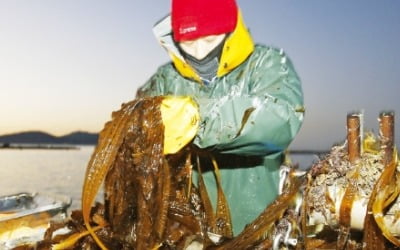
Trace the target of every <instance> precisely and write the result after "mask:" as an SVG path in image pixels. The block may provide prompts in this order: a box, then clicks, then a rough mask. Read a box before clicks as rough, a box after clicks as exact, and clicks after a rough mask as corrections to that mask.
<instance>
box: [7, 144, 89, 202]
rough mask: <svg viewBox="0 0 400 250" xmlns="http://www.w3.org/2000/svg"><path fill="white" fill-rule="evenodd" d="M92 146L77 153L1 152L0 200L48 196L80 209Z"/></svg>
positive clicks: (60, 151) (28, 150)
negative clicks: (65, 198)
mask: <svg viewBox="0 0 400 250" xmlns="http://www.w3.org/2000/svg"><path fill="white" fill-rule="evenodd" d="M93 150H94V147H93V146H79V147H78V149H68V150H61V149H1V150H0V196H3V195H10V194H15V193H20V192H46V193H56V194H62V195H67V196H69V197H71V199H72V204H71V208H73V209H76V208H80V206H81V202H80V197H81V193H82V185H83V180H84V176H85V171H86V166H87V163H88V162H89V159H90V156H91V154H92V153H93Z"/></svg>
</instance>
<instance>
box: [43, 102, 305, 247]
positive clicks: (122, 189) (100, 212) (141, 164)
mask: <svg viewBox="0 0 400 250" xmlns="http://www.w3.org/2000/svg"><path fill="white" fill-rule="evenodd" d="M162 100H163V97H152V98H142V99H137V100H134V101H131V102H129V103H126V104H123V105H122V108H121V109H120V110H119V111H117V112H114V113H113V115H112V120H111V121H110V122H108V123H107V124H106V125H105V127H104V129H103V130H102V132H101V133H100V136H99V143H98V145H97V147H96V148H95V151H94V153H93V155H92V157H91V159H90V161H89V164H88V167H87V172H86V176H85V182H84V187H83V193H82V210H76V211H73V212H72V214H71V218H69V219H68V220H67V221H65V222H61V223H53V224H52V225H51V226H50V227H49V229H48V230H47V232H46V235H45V237H44V240H43V241H41V242H39V243H38V244H37V245H36V249H47V248H51V249H268V248H270V247H272V246H273V244H274V239H275V238H276V237H275V235H276V234H277V233H279V232H280V231H285V230H286V229H285V228H287V227H288V224H290V223H293V224H296V225H297V224H298V219H299V218H298V217H297V215H296V214H295V213H294V212H290V211H291V209H292V207H293V206H292V204H293V201H294V200H295V198H296V197H297V194H298V190H299V187H300V184H301V181H300V179H299V178H297V177H295V176H294V175H292V174H291V175H289V178H288V181H287V182H286V186H285V189H284V191H283V192H282V194H281V195H280V196H279V197H278V198H277V199H276V201H275V202H274V203H272V204H271V205H270V206H268V207H267V208H266V209H265V210H264V211H263V212H262V213H261V214H260V216H259V217H258V218H257V219H256V220H255V221H254V222H253V223H251V224H250V225H248V226H247V227H246V228H245V229H244V230H243V232H242V233H241V234H240V235H238V236H236V237H233V235H232V225H231V220H230V212H229V206H228V204H227V202H226V199H225V196H224V193H223V191H222V189H221V186H220V179H219V170H218V164H217V162H216V161H215V159H213V158H212V156H210V155H207V153H204V152H200V151H199V150H198V149H194V147H192V146H191V145H188V146H186V147H185V148H183V149H182V150H180V152H178V153H177V154H173V155H164V154H163V139H164V125H163V122H162V118H161V112H160V105H161V103H162ZM204 158H208V162H209V164H208V165H209V166H206V167H207V168H210V167H211V168H214V171H215V176H216V181H217V185H218V197H217V208H216V211H213V208H212V205H211V203H210V200H209V197H208V194H207V190H206V188H205V184H204V182H203V179H202V176H201V171H202V168H204V167H205V166H201V165H202V164H203V163H201V162H204V161H203V160H202V159H204ZM193 169H196V170H197V171H198V173H199V178H198V179H199V181H198V183H197V184H196V185H194V184H193V183H192V171H193ZM103 182H104V204H101V203H98V202H97V203H95V202H94V200H95V197H96V195H97V193H98V190H99V189H100V187H101V186H102V183H103ZM94 203H95V204H94ZM282 218H285V220H284V222H280V223H278V222H279V220H280V219H282ZM60 228H68V229H69V232H68V233H64V234H57V230H58V229H60ZM297 231H298V230H297ZM297 231H296V230H293V233H292V234H295V233H296V232H297Z"/></svg>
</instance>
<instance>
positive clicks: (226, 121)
mask: <svg viewBox="0 0 400 250" xmlns="http://www.w3.org/2000/svg"><path fill="white" fill-rule="evenodd" d="M248 64H249V65H248V66H247V67H248V69H247V74H246V76H243V77H242V78H241V79H240V81H244V82H243V84H245V85H246V86H247V87H248V88H249V89H248V91H246V94H243V93H241V94H236V95H235V94H233V95H227V96H224V97H222V98H218V99H201V98H198V99H197V101H198V102H199V106H200V115H201V117H202V123H201V125H200V130H199V132H198V134H197V136H196V138H195V141H194V143H195V144H196V145H197V146H199V147H200V148H209V149H212V150H216V151H219V152H221V153H233V154H240V155H269V154H273V153H276V152H280V151H283V150H285V148H286V147H287V146H288V145H289V144H290V142H291V141H292V140H293V138H294V136H295V135H296V134H297V132H298V130H299V129H300V127H301V124H302V121H303V114H304V107H303V94H302V89H301V83H300V79H299V77H298V76H297V74H296V72H295V70H294V68H293V65H292V63H291V62H290V60H289V59H288V57H286V56H285V54H284V53H283V52H282V51H278V50H275V49H268V50H267V51H266V52H265V53H261V54H260V55H258V57H257V58H256V59H255V61H253V62H251V63H248Z"/></svg>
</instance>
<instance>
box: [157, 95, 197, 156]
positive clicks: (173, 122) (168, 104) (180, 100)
mask: <svg viewBox="0 0 400 250" xmlns="http://www.w3.org/2000/svg"><path fill="white" fill-rule="evenodd" d="M161 116H162V120H163V123H164V154H174V153H176V152H178V151H179V150H180V149H182V148H183V147H184V146H185V145H186V144H188V143H189V142H190V141H191V140H192V139H193V138H194V136H195V135H196V133H197V130H198V127H199V121H200V116H199V109H198V106H197V104H196V102H195V101H193V99H192V98H191V97H188V96H166V97H165V99H164V100H163V101H162V104H161Z"/></svg>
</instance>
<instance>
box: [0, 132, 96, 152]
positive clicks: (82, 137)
mask: <svg viewBox="0 0 400 250" xmlns="http://www.w3.org/2000/svg"><path fill="white" fill-rule="evenodd" d="M97 139H98V134H97V133H89V132H82V131H77V132H73V133H70V134H67V135H64V136H54V135H51V134H49V133H46V132H41V131H28V132H20V133H13V134H6V135H0V148H8V147H12V146H15V145H25V146H26V147H29V146H31V147H32V145H36V146H35V147H39V148H41V147H43V145H54V148H62V147H63V146H62V145H96V144H97ZM46 147H48V146H46Z"/></svg>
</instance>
